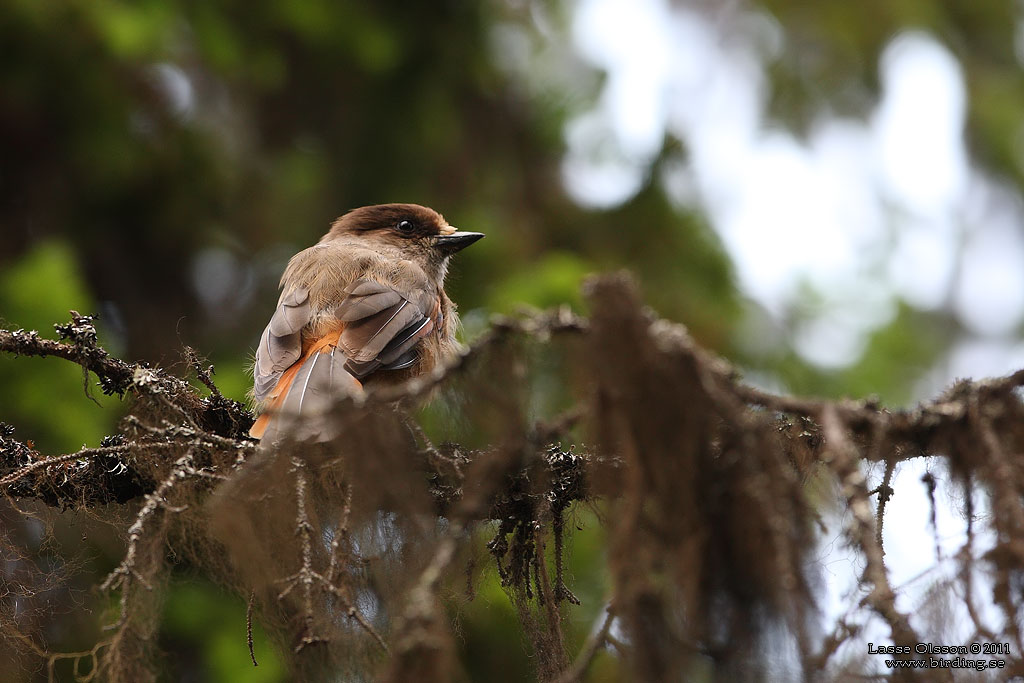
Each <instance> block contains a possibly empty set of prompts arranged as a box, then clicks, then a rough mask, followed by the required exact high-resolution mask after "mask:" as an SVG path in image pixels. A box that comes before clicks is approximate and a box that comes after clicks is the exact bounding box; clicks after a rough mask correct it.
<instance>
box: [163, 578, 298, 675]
mask: <svg viewBox="0 0 1024 683" xmlns="http://www.w3.org/2000/svg"><path fill="white" fill-rule="evenodd" d="M166 604H167V607H166V609H165V611H164V619H163V624H162V627H161V629H160V644H161V647H162V648H164V649H165V650H168V651H170V652H173V653H175V656H172V657H169V658H168V661H171V662H177V664H176V665H174V666H173V670H170V671H166V672H165V675H164V677H163V678H162V680H167V681H177V680H183V679H184V678H188V677H190V676H194V675H195V672H197V671H201V672H203V675H204V676H205V677H207V680H212V681H237V683H273V682H275V681H286V680H288V678H287V675H286V671H285V669H284V667H283V666H282V664H281V660H280V658H279V657H278V655H277V652H276V651H275V649H274V647H273V646H272V644H271V642H270V641H269V639H268V637H267V634H266V633H264V632H263V629H262V628H261V627H260V625H259V623H258V620H254V623H253V653H254V654H255V655H256V661H257V662H258V663H259V666H253V665H252V661H251V660H250V658H249V649H248V645H247V642H246V633H245V613H246V606H245V603H244V602H242V601H241V600H239V599H238V598H237V597H236V596H232V595H228V594H226V593H224V592H223V591H221V590H219V589H217V588H216V587H215V586H212V585H210V584H208V583H204V582H193V581H177V582H175V583H173V584H172V585H171V587H170V591H169V593H168V595H167V603H166ZM190 672H191V673H190Z"/></svg>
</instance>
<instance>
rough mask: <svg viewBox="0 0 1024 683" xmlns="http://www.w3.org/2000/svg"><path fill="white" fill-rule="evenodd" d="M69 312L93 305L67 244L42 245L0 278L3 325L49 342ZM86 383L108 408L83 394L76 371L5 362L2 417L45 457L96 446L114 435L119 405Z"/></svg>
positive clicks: (41, 361)
mask: <svg viewBox="0 0 1024 683" xmlns="http://www.w3.org/2000/svg"><path fill="white" fill-rule="evenodd" d="M70 309H74V310H77V311H79V312H80V313H86V314H88V313H90V312H92V311H93V310H94V304H93V301H92V297H91V296H90V294H89V292H88V289H87V287H86V284H85V282H84V281H83V280H82V276H81V274H80V272H79V269H78V266H77V264H76V263H75V255H74V253H73V252H72V250H71V249H70V248H69V246H68V245H67V244H66V243H65V242H63V241H56V240H54V241H49V242H41V243H39V244H37V245H35V247H34V248H33V249H32V251H30V252H29V253H28V254H26V255H25V257H24V258H22V259H21V260H20V261H19V262H18V263H17V264H15V265H14V266H13V267H11V268H8V269H7V270H5V271H3V272H0V316H2V318H3V323H4V324H5V325H6V326H9V327H15V328H19V327H20V328H24V329H35V330H40V331H42V333H43V334H48V333H49V334H51V336H52V330H53V324H54V322H62V321H66V320H68V318H69V316H68V311H69V310H70ZM104 341H105V340H103V339H101V343H102V342H104ZM88 384H89V386H88V387H87V391H88V393H89V395H91V396H92V397H93V398H94V399H96V400H98V401H99V402H100V404H101V406H103V407H101V406H98V405H96V403H94V402H93V401H90V400H89V399H88V398H87V397H86V396H85V391H86V389H84V388H83V376H82V371H81V369H80V368H78V367H77V366H74V365H72V364H70V363H66V362H64V361H58V360H54V359H49V358H11V357H9V356H3V357H0V386H2V387H3V388H4V389H3V390H4V394H5V396H6V397H7V400H5V401H3V406H4V410H3V415H2V416H0V419H2V420H4V421H7V422H10V423H12V424H14V425H16V426H17V429H18V436H19V437H20V438H21V439H31V440H33V441H34V442H35V443H36V445H37V446H38V447H39V448H40V449H41V450H42V451H43V452H54V453H60V452H69V451H74V450H77V449H79V448H81V447H82V445H83V444H84V445H89V446H97V445H99V441H100V439H101V438H102V437H103V435H104V434H108V433H109V432H110V428H111V426H112V423H113V418H114V416H115V414H116V412H117V411H116V409H112V408H114V407H115V406H116V403H117V399H116V398H110V397H107V396H103V394H102V393H101V392H100V391H99V389H98V388H96V387H95V386H94V384H95V383H94V381H92V380H90V381H89V382H88Z"/></svg>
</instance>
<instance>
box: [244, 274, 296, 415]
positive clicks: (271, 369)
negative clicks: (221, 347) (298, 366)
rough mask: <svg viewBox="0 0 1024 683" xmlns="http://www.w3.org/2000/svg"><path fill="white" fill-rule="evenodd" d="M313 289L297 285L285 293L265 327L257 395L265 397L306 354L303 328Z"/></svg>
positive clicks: (255, 380) (257, 367) (258, 359)
mask: <svg viewBox="0 0 1024 683" xmlns="http://www.w3.org/2000/svg"><path fill="white" fill-rule="evenodd" d="M309 316H310V308H309V290H308V289H306V288H304V287H296V288H295V289H292V290H290V291H288V292H285V293H284V294H283V295H282V296H281V301H280V302H279V303H278V304H277V310H275V311H274V315H273V316H272V317H271V318H270V323H269V324H268V325H267V327H266V329H265V330H263V336H262V337H261V338H260V345H259V348H257V349H256V364H255V365H254V367H253V397H254V398H255V399H256V400H257V401H264V400H266V398H267V395H268V394H269V393H270V392H271V391H272V390H273V388H274V387H275V386H276V385H277V381H278V380H279V379H281V375H282V374H283V373H284V371H285V370H287V369H288V368H289V367H291V365H292V363H294V362H295V361H297V360H298V359H299V356H301V355H302V328H303V326H305V324H306V323H307V322H309Z"/></svg>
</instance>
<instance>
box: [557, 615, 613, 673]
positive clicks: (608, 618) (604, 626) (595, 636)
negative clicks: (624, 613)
mask: <svg viewBox="0 0 1024 683" xmlns="http://www.w3.org/2000/svg"><path fill="white" fill-rule="evenodd" d="M614 621H615V610H613V609H612V605H611V604H609V605H608V606H607V607H606V608H605V615H604V621H602V622H601V627H600V628H599V629H597V631H594V632H592V633H591V634H590V637H589V638H587V642H586V643H585V644H584V645H583V648H582V649H581V650H580V653H579V655H578V656H577V657H576V661H575V662H573V665H572V668H571V669H569V670H568V671H566V672H565V673H564V674H563V675H562V677H561V678H560V679H558V683H576V681H581V680H583V676H584V674H586V673H587V669H589V668H590V664H591V662H593V661H594V657H596V656H597V653H598V652H600V651H601V648H603V647H604V646H605V644H606V643H607V642H608V634H609V632H610V631H611V628H612V622H614Z"/></svg>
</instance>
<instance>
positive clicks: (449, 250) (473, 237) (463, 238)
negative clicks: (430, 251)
mask: <svg viewBox="0 0 1024 683" xmlns="http://www.w3.org/2000/svg"><path fill="white" fill-rule="evenodd" d="M483 236H484V234H483V233H482V232H461V231H459V232H453V233H452V234H450V235H438V236H437V237H436V242H434V248H435V249H437V250H438V251H440V252H441V253H442V254H445V255H447V256H450V255H452V254H454V253H455V252H457V251H462V250H463V249H465V248H466V247H468V246H469V245H471V244H473V242H476V241H477V240H478V239H480V238H481V237H483Z"/></svg>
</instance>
